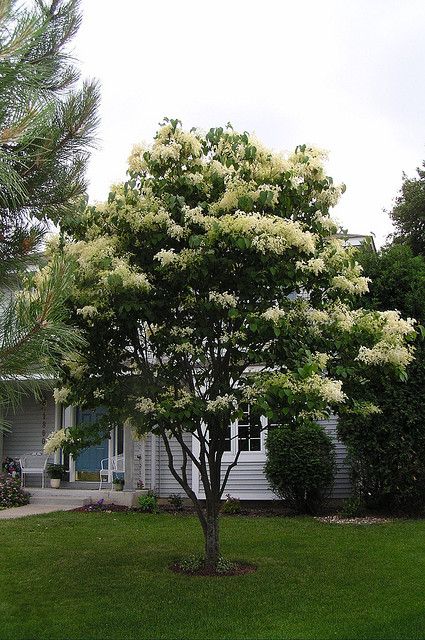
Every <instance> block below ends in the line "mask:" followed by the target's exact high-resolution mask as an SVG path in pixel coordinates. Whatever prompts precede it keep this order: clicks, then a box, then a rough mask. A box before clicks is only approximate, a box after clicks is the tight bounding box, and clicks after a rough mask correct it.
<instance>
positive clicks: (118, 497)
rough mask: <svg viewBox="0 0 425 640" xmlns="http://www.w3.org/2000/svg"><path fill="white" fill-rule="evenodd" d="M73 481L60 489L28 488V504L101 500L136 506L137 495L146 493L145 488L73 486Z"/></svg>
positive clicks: (80, 504) (93, 501) (58, 503)
mask: <svg viewBox="0 0 425 640" xmlns="http://www.w3.org/2000/svg"><path fill="white" fill-rule="evenodd" d="M72 485H73V483H66V482H65V483H62V485H61V488H60V489H51V488H50V487H49V488H47V487H46V488H44V489H40V488H28V491H29V493H30V494H31V500H30V504H36V505H46V506H48V505H61V506H64V507H66V506H68V505H73V506H77V507H78V506H80V507H83V506H85V505H89V504H96V503H97V502H100V501H101V500H103V503H104V504H118V505H121V506H124V507H136V506H137V504H138V498H139V496H142V495H146V493H147V491H146V490H145V489H136V490H127V491H126V490H124V491H114V490H112V489H98V488H94V487H93V488H85V489H84V488H81V487H80V486H79V487H78V488H75V487H74V486H72Z"/></svg>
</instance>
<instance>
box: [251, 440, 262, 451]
mask: <svg viewBox="0 0 425 640" xmlns="http://www.w3.org/2000/svg"><path fill="white" fill-rule="evenodd" d="M250 451H261V440H260V439H258V440H257V439H255V440H250Z"/></svg>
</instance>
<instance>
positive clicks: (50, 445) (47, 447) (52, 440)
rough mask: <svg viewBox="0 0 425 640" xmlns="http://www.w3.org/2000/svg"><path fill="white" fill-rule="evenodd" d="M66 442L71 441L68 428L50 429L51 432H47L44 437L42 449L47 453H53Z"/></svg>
mask: <svg viewBox="0 0 425 640" xmlns="http://www.w3.org/2000/svg"><path fill="white" fill-rule="evenodd" d="M66 442H71V437H70V435H69V429H58V431H52V433H49V435H48V436H47V438H46V442H45V444H44V447H43V451H44V453H48V454H51V453H54V452H55V451H57V450H58V449H60V448H61V447H63V446H64V444H65V443H66Z"/></svg>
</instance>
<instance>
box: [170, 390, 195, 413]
mask: <svg viewBox="0 0 425 640" xmlns="http://www.w3.org/2000/svg"><path fill="white" fill-rule="evenodd" d="M192 401H193V396H192V394H190V393H189V392H188V391H184V390H182V391H180V397H179V398H178V399H177V400H174V408H175V409H187V408H188V407H190V406H191V404H192Z"/></svg>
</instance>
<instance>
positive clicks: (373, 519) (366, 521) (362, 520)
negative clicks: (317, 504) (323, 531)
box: [314, 515, 394, 525]
mask: <svg viewBox="0 0 425 640" xmlns="http://www.w3.org/2000/svg"><path fill="white" fill-rule="evenodd" d="M314 519H315V520H318V521H319V522H324V523H326V524H362V525H371V524H387V523H388V522H393V521H394V518H383V517H382V516H364V517H357V518H343V517H342V516H339V515H333V516H321V517H316V518H314Z"/></svg>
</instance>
